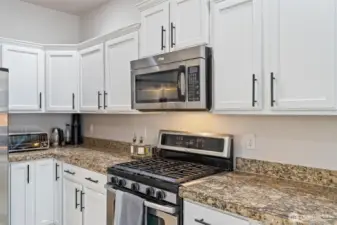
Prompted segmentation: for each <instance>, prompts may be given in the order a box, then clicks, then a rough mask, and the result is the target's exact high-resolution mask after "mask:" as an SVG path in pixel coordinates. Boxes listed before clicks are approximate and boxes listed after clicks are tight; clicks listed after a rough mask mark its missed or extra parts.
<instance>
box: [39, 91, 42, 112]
mask: <svg viewBox="0 0 337 225" xmlns="http://www.w3.org/2000/svg"><path fill="white" fill-rule="evenodd" d="M39 107H40V109H42V92H40V104H39Z"/></svg>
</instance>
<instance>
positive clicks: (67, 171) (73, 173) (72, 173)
mask: <svg viewBox="0 0 337 225" xmlns="http://www.w3.org/2000/svg"><path fill="white" fill-rule="evenodd" d="M64 172H65V173H68V174H71V175H75V174H76V173H75V172H71V171H69V170H65V171H64Z"/></svg>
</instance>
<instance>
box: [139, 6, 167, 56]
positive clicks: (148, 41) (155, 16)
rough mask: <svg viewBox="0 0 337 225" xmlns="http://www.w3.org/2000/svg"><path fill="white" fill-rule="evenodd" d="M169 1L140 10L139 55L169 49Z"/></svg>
mask: <svg viewBox="0 0 337 225" xmlns="http://www.w3.org/2000/svg"><path fill="white" fill-rule="evenodd" d="M169 10H170V5H169V2H163V3H161V4H159V5H156V6H154V7H151V8H148V9H146V10H144V11H142V12H141V23H142V26H141V37H140V39H141V46H140V47H141V55H142V56H144V57H145V56H152V55H157V54H160V53H165V52H168V51H169Z"/></svg>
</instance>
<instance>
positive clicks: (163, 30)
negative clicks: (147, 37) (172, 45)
mask: <svg viewBox="0 0 337 225" xmlns="http://www.w3.org/2000/svg"><path fill="white" fill-rule="evenodd" d="M164 32H166V30H165V29H164V26H161V50H164V49H165V48H166V46H165V45H164V44H165V43H164Z"/></svg>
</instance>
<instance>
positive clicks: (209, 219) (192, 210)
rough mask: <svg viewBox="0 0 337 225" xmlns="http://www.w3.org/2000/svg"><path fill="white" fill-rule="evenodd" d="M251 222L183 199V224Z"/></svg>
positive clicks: (241, 223)
mask: <svg viewBox="0 0 337 225" xmlns="http://www.w3.org/2000/svg"><path fill="white" fill-rule="evenodd" d="M252 222H253V221H250V220H249V219H245V218H243V217H240V216H237V217H236V216H233V215H229V214H226V213H224V212H220V211H218V210H216V209H211V208H209V207H206V206H201V205H199V204H197V203H191V202H188V201H184V224H187V225H201V224H212V225H223V224H230V225H250V224H252Z"/></svg>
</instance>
